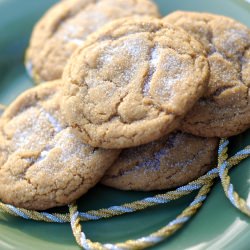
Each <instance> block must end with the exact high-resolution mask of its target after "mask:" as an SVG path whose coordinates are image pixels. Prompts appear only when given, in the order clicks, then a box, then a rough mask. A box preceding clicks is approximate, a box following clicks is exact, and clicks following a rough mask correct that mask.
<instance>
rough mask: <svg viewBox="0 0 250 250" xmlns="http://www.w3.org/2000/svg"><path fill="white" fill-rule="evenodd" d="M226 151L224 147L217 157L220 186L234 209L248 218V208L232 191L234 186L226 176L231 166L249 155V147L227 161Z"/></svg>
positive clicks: (225, 141)
mask: <svg viewBox="0 0 250 250" xmlns="http://www.w3.org/2000/svg"><path fill="white" fill-rule="evenodd" d="M223 143H224V144H227V145H228V143H229V142H228V141H227V140H221V144H220V145H222V144H223ZM227 150H228V148H227V147H225V148H224V149H223V151H222V153H221V154H219V157H218V171H219V177H220V179H221V184H222V187H223V189H224V192H225V194H226V196H227V198H228V199H229V201H230V202H231V203H232V204H233V206H234V207H236V208H237V209H239V210H240V211H241V212H242V213H244V214H246V215H248V216H250V207H249V205H248V204H247V203H246V201H245V200H244V199H242V198H241V197H240V196H239V195H238V193H237V192H235V191H234V186H233V184H232V183H231V179H230V177H229V175H228V172H229V168H230V167H231V166H232V165H237V164H239V163H240V162H241V161H242V160H243V159H245V158H247V157H248V156H249V154H250V146H247V147H246V148H245V149H243V150H241V151H239V152H238V153H236V154H235V155H234V156H233V157H232V158H231V159H229V160H228V161H227V160H226V158H227Z"/></svg>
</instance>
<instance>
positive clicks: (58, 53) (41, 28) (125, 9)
mask: <svg viewBox="0 0 250 250" xmlns="http://www.w3.org/2000/svg"><path fill="white" fill-rule="evenodd" d="M132 15H138V16H143V15H149V16H154V17H158V16H159V12H158V10H157V7H156V5H155V4H154V3H153V2H151V1H150V0H126V1H124V0H64V1H62V2H60V3H58V4H56V5H55V6H54V7H52V8H51V9H50V10H49V11H48V12H47V13H46V14H45V15H44V17H43V18H42V19H41V20H40V21H39V22H38V24H37V25H36V27H35V28H34V31H33V34H32V37H31V41H30V46H29V48H28V51H27V55H26V67H27V70H28V72H29V73H30V75H31V76H32V77H34V79H35V81H36V82H37V83H40V82H43V81H48V80H56V79H59V78H61V75H62V71H63V68H64V66H65V64H66V62H67V60H68V59H69V57H70V56H71V54H72V52H73V51H74V50H75V49H76V48H78V47H79V46H80V45H82V44H83V42H84V40H85V39H86V37H87V36H88V35H89V34H90V33H92V32H94V31H96V30H97V29H99V28H100V27H102V26H103V25H104V24H106V23H108V22H110V21H112V20H115V19H118V18H121V17H127V16H132Z"/></svg>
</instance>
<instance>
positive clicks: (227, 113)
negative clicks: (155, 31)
mask: <svg viewBox="0 0 250 250" xmlns="http://www.w3.org/2000/svg"><path fill="white" fill-rule="evenodd" d="M164 20H165V21H167V22H169V23H172V24H175V25H178V26H179V27H182V28H183V29H184V30H186V31H187V32H189V33H190V34H191V35H193V36H194V37H195V38H196V39H197V40H199V41H201V42H202V44H203V45H204V47H205V48H206V51H207V53H208V60H209V64H210V70H211V73H210V81H209V84H208V90H207V92H206V94H205V95H204V97H203V98H202V99H201V100H200V101H199V102H198V103H197V104H196V105H195V106H194V108H193V109H192V110H191V111H190V112H189V113H188V114H187V116H186V118H185V119H184V121H183V123H182V130H183V131H186V132H189V133H192V134H194V135H198V136H204V137H214V136H217V137H229V136H233V135H237V134H239V133H241V132H243V131H244V130H246V129H248V128H249V127H250V92H249V86H250V29H248V28H247V27H246V26H244V25H243V24H241V23H239V22H237V21H235V20H233V19H231V18H228V17H224V16H218V15H212V14H207V13H192V12H181V11H178V12H174V13H172V14H170V15H169V16H167V17H166V18H165V19H164Z"/></svg>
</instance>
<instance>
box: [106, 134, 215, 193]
mask: <svg viewBox="0 0 250 250" xmlns="http://www.w3.org/2000/svg"><path fill="white" fill-rule="evenodd" d="M218 143H219V141H218V139H216V138H202V137H197V136H193V135H190V134H186V133H181V132H175V133H172V134H170V135H168V136H166V137H163V138H161V139H160V140H158V141H155V142H151V143H149V144H146V145H143V146H139V147H135V148H130V149H125V150H123V151H122V153H121V154H120V156H119V157H118V159H117V160H116V161H115V163H114V164H113V165H112V167H111V168H110V169H109V170H108V171H107V172H106V174H105V176H104V178H103V180H102V183H103V184H105V185H107V186H110V187H114V188H118V189H122V190H141V191H152V190H160V189H168V188H174V187H177V186H181V185H184V184H186V183H188V182H190V181H192V180H194V179H196V178H198V177H199V176H201V175H203V174H205V173H206V172H207V171H208V170H209V169H211V168H212V167H213V166H214V164H215V162H216V155H217V147H218Z"/></svg>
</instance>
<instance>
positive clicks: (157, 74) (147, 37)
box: [63, 17, 209, 148]
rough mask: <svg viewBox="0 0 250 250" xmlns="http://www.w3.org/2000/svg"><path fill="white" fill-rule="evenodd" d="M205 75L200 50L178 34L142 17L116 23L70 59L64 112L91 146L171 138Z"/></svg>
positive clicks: (65, 77)
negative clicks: (167, 135)
mask: <svg viewBox="0 0 250 250" xmlns="http://www.w3.org/2000/svg"><path fill="white" fill-rule="evenodd" d="M208 76H209V69H208V62H207V59H206V53H205V51H204V49H203V47H202V45H201V44H200V43H199V42H197V41H196V40H195V39H194V38H192V37H191V36H190V35H188V34H187V33H186V32H185V31H183V30H182V29H179V28H178V27H175V26H172V25H169V24H166V23H163V22H162V21H161V20H158V19H153V18H149V17H148V18H125V19H120V20H117V21H114V22H112V23H111V24H109V25H107V26H106V27H105V28H103V29H102V30H100V31H99V32H96V33H94V34H93V35H91V36H90V37H89V38H88V39H87V41H86V42H85V44H84V45H83V46H82V47H80V48H79V49H78V50H77V51H76V52H75V53H74V54H73V56H72V57H71V59H70V60H69V63H68V64H67V66H66V68H65V71H64V74H63V81H64V89H65V91H64V94H65V98H64V104H63V107H64V108H63V110H64V112H65V117H66V119H67V121H68V122H69V124H71V126H73V127H75V128H78V130H79V131H80V132H81V135H82V138H83V140H84V141H85V142H86V143H88V144H90V145H92V146H98V147H103V148H126V147H131V146H138V145H141V144H145V143H148V142H151V141H153V140H156V139H159V138H160V137H161V136H163V135H166V134H168V133H170V132H171V131H173V130H174V129H175V128H176V127H177V126H178V124H179V121H180V119H181V118H182V117H183V116H184V115H185V114H186V112H187V111H188V110H189V109H190V108H191V107H192V106H193V105H194V104H195V102H196V101H197V100H198V99H199V98H200V97H201V96H202V95H203V93H204V90H205V88H206V87H207V79H208Z"/></svg>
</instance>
